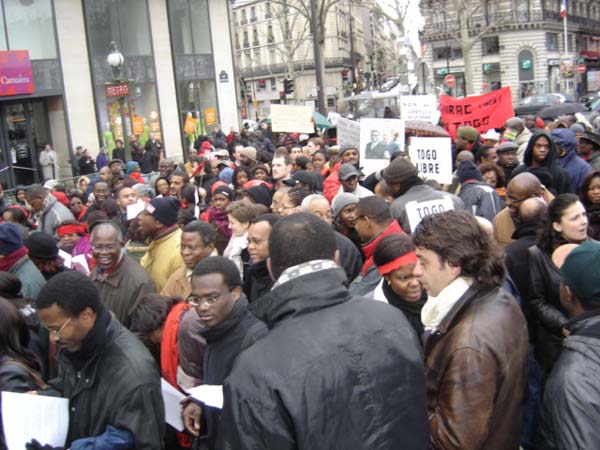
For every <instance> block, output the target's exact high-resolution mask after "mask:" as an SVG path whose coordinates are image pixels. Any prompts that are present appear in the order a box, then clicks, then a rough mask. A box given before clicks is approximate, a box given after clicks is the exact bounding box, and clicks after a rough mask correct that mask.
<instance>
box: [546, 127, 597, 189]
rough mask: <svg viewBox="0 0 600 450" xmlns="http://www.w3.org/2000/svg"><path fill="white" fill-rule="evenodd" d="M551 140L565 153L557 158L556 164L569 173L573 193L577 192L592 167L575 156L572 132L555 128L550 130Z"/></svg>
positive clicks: (575, 148)
mask: <svg viewBox="0 0 600 450" xmlns="http://www.w3.org/2000/svg"><path fill="white" fill-rule="evenodd" d="M552 139H554V142H555V143H556V144H558V145H560V147H561V148H562V149H563V151H564V152H565V155H564V156H563V157H559V158H558V159H557V160H556V162H557V163H558V165H559V166H560V167H562V168H563V169H565V170H566V171H567V172H569V175H570V177H571V186H573V189H574V190H575V192H579V188H580V187H581V183H582V182H583V179H584V178H585V176H586V175H587V174H588V173H590V172H591V171H592V166H590V165H589V164H588V163H587V162H585V161H584V160H583V159H582V158H581V157H580V156H579V155H577V141H576V139H575V133H573V131H571V130H569V129H568V128H556V129H554V130H552Z"/></svg>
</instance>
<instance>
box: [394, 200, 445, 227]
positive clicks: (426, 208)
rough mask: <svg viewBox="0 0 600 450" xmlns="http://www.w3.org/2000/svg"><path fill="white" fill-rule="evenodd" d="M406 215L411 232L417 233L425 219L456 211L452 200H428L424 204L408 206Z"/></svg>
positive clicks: (417, 203)
mask: <svg viewBox="0 0 600 450" xmlns="http://www.w3.org/2000/svg"><path fill="white" fill-rule="evenodd" d="M405 209H406V215H407V216H408V223H409V225H410V229H411V231H415V228H417V225H419V223H420V222H421V220H423V217H425V216H429V215H431V214H438V213H442V212H445V211H450V210H452V209H454V203H452V200H451V199H449V198H447V197H445V198H440V199H438V200H427V201H424V202H419V201H416V200H415V201H412V202H408V203H407V204H406V207H405Z"/></svg>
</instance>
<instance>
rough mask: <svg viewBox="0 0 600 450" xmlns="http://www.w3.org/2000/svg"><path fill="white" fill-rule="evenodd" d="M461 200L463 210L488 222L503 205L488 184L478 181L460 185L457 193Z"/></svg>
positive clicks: (492, 219)
mask: <svg viewBox="0 0 600 450" xmlns="http://www.w3.org/2000/svg"><path fill="white" fill-rule="evenodd" d="M458 196H459V197H460V199H461V200H462V201H463V203H464V206H465V210H466V211H470V212H471V213H473V215H474V216H479V217H483V218H484V219H487V220H489V221H490V222H493V221H494V217H496V214H498V213H499V212H500V210H501V209H502V208H503V207H504V205H503V202H502V199H501V198H500V196H499V195H498V194H497V193H496V190H495V189H494V188H493V187H491V186H490V185H489V184H486V183H482V182H480V181H469V182H465V183H463V184H462V185H461V188H460V193H459V194H458Z"/></svg>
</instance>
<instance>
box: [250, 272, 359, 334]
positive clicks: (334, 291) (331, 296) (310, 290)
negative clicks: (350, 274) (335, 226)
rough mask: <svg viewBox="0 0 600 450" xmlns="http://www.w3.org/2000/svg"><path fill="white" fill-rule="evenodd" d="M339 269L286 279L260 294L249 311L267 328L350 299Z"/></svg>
mask: <svg viewBox="0 0 600 450" xmlns="http://www.w3.org/2000/svg"><path fill="white" fill-rule="evenodd" d="M344 283H346V274H345V272H344V271H343V270H342V269H325V270H320V271H318V272H313V273H310V274H307V275H302V276H300V277H297V278H294V279H293V280H290V281H287V282H285V283H283V284H282V285H280V286H277V287H276V288H275V289H273V290H272V291H270V292H269V293H267V294H265V295H263V296H262V297H261V298H260V299H259V300H258V301H257V302H256V306H255V308H254V310H253V311H252V312H253V313H254V315H255V316H256V317H258V319H260V320H262V321H263V322H265V323H266V324H267V326H268V327H269V329H271V328H273V327H274V326H276V325H277V323H278V322H280V321H282V320H284V319H291V318H294V317H297V316H301V315H303V314H308V313H311V312H314V311H318V310H321V309H324V308H329V307H331V306H334V305H337V304H340V303H343V302H345V301H348V300H350V299H351V298H352V294H351V293H350V291H349V290H348V289H347V288H346V287H345V286H344Z"/></svg>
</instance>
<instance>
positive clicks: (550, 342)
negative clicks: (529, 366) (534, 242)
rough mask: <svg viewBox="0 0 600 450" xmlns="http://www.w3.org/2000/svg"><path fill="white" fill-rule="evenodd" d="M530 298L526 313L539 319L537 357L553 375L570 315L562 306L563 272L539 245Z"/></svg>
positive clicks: (532, 262) (532, 252)
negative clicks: (561, 287)
mask: <svg viewBox="0 0 600 450" xmlns="http://www.w3.org/2000/svg"><path fill="white" fill-rule="evenodd" d="M529 273H530V277H531V289H530V297H529V298H525V301H526V302H527V307H526V310H527V311H528V312H529V313H530V314H531V316H532V318H533V319H534V320H535V330H536V332H535V341H534V343H535V356H536V359H537V360H538V362H539V363H540V364H541V365H542V366H543V367H544V368H545V369H546V370H547V371H548V372H549V371H550V369H552V365H553V364H554V362H555V361H556V359H557V358H558V355H559V354H560V349H561V342H562V340H563V334H562V328H563V327H564V326H565V323H566V322H567V320H568V319H567V316H566V314H565V313H564V312H563V310H562V307H561V304H560V294H559V287H560V281H561V276H560V271H559V270H558V267H556V266H555V265H554V263H553V262H552V258H551V257H550V255H549V254H548V253H546V252H544V251H542V250H541V249H539V248H538V247H537V246H533V247H530V248H529Z"/></svg>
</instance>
